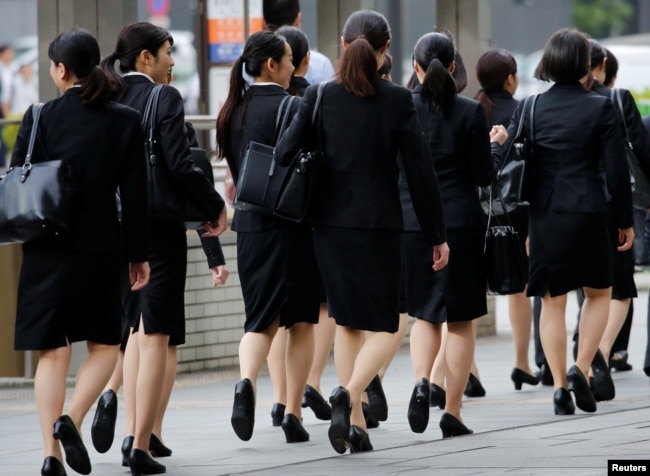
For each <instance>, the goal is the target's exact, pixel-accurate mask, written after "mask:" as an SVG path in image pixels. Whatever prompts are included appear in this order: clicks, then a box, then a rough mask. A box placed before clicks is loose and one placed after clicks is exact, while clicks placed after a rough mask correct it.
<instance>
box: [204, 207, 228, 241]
mask: <svg viewBox="0 0 650 476" xmlns="http://www.w3.org/2000/svg"><path fill="white" fill-rule="evenodd" d="M201 228H203V229H204V230H205V233H202V234H201V236H205V237H210V236H212V237H214V236H219V235H221V234H222V233H223V232H224V231H226V229H227V228H228V211H227V210H226V207H225V206H224V207H223V208H222V209H221V213H219V218H217V219H216V220H215V221H213V222H212V223H207V222H206V223H203V224H202V225H201Z"/></svg>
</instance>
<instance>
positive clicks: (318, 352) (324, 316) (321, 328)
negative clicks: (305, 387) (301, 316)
mask: <svg viewBox="0 0 650 476" xmlns="http://www.w3.org/2000/svg"><path fill="white" fill-rule="evenodd" d="M335 332H336V322H335V321H334V319H332V318H331V317H329V316H328V312H327V304H321V306H320V314H319V316H318V325H316V327H314V360H313V362H312V364H311V369H310V370H309V377H307V383H308V384H309V385H310V386H312V387H313V388H315V389H316V390H317V391H318V392H319V393H320V394H321V395H322V394H323V392H322V391H321V388H320V379H321V377H322V376H323V371H324V370H325V366H326V365H327V361H328V360H329V357H330V353H331V351H332V342H334V333H335Z"/></svg>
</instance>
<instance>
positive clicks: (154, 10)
mask: <svg viewBox="0 0 650 476" xmlns="http://www.w3.org/2000/svg"><path fill="white" fill-rule="evenodd" d="M171 3H172V0H147V12H148V13H149V15H151V16H152V17H164V16H167V14H168V13H169V8H170V7H171Z"/></svg>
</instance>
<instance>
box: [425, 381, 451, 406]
mask: <svg viewBox="0 0 650 476" xmlns="http://www.w3.org/2000/svg"><path fill="white" fill-rule="evenodd" d="M429 394H430V397H429V398H430V402H429V406H430V407H435V406H436V405H438V408H440V409H441V410H444V409H445V405H446V404H447V391H446V390H445V389H444V388H442V387H439V386H438V385H436V384H435V383H432V384H431V389H430V390H429Z"/></svg>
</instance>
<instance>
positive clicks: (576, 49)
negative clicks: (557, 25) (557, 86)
mask: <svg viewBox="0 0 650 476" xmlns="http://www.w3.org/2000/svg"><path fill="white" fill-rule="evenodd" d="M589 48H590V47H589V41H588V40H587V37H586V36H585V35H584V34H583V33H580V32H579V31H578V30H573V29H568V28H563V29H561V30H558V31H556V32H555V33H553V34H552V35H551V37H550V38H549V39H548V41H547V42H546V45H545V46H544V52H543V53H542V58H541V59H540V60H539V64H538V65H537V68H535V78H537V79H540V80H542V81H554V82H577V81H580V80H581V79H582V78H583V77H584V76H585V75H586V74H587V73H589V71H590V66H591V57H590V52H589Z"/></svg>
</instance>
